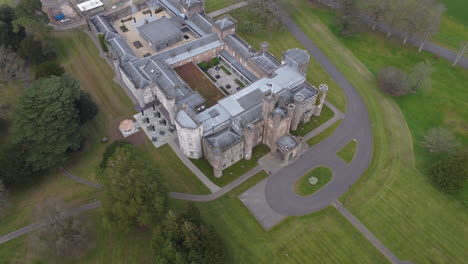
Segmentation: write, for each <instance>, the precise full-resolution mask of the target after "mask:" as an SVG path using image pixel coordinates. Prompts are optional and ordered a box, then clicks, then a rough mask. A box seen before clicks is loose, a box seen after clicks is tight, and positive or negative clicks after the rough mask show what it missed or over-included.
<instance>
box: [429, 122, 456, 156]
mask: <svg viewBox="0 0 468 264" xmlns="http://www.w3.org/2000/svg"><path fill="white" fill-rule="evenodd" d="M423 146H424V147H425V148H426V149H427V150H428V151H429V152H431V153H452V152H453V151H454V150H455V149H456V148H457V147H458V146H459V142H458V141H457V139H456V138H455V135H454V134H453V133H452V131H450V130H449V129H447V128H442V127H435V128H431V129H430V130H429V131H428V132H427V134H426V135H425V136H424V141H423Z"/></svg>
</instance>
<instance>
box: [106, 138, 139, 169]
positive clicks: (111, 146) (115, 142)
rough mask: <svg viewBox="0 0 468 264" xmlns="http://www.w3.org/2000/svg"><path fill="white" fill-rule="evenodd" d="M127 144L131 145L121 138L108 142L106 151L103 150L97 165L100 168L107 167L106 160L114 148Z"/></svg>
mask: <svg viewBox="0 0 468 264" xmlns="http://www.w3.org/2000/svg"><path fill="white" fill-rule="evenodd" d="M128 145H131V144H130V143H129V142H127V141H123V140H117V141H114V142H113V143H112V144H110V145H109V146H108V147H107V148H106V151H105V152H104V154H102V161H101V163H100V164H99V167H100V168H101V169H105V168H106V167H107V161H108V160H109V158H110V157H111V156H112V155H114V153H115V150H116V149H118V148H120V147H123V146H128Z"/></svg>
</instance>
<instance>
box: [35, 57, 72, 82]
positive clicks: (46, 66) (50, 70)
mask: <svg viewBox="0 0 468 264" xmlns="http://www.w3.org/2000/svg"><path fill="white" fill-rule="evenodd" d="M64 73H65V69H64V68H63V67H62V66H60V64H58V63H57V62H55V61H46V62H43V63H41V64H39V65H37V66H36V67H34V77H35V78H36V80H37V79H41V78H45V77H49V76H52V75H54V76H61V75H63V74H64Z"/></svg>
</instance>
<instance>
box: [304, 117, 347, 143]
mask: <svg viewBox="0 0 468 264" xmlns="http://www.w3.org/2000/svg"><path fill="white" fill-rule="evenodd" d="M341 121H342V120H338V121H337V122H336V123H334V124H333V125H331V126H330V127H328V128H327V129H325V130H324V131H322V133H320V134H318V135H316V136H315V137H313V138H311V139H309V140H307V144H308V145H309V146H313V145H317V144H318V143H320V142H321V141H322V140H324V139H326V138H327V137H329V136H331V135H332V134H333V132H335V130H336V129H337V128H338V127H339V126H340V124H341Z"/></svg>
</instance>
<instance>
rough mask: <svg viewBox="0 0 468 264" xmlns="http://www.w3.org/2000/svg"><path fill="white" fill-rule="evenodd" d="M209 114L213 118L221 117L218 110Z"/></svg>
mask: <svg viewBox="0 0 468 264" xmlns="http://www.w3.org/2000/svg"><path fill="white" fill-rule="evenodd" d="M208 114H210V116H211V117H213V118H215V117H217V116H219V112H218V110H216V109H213V110H211V111H210V112H208Z"/></svg>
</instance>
